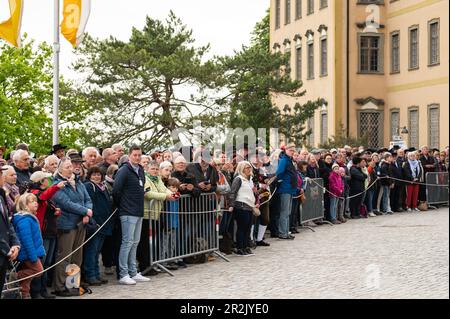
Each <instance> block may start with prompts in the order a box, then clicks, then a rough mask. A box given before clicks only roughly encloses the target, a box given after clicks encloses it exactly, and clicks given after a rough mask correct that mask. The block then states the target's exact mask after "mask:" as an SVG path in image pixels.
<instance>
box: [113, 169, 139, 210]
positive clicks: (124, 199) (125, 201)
mask: <svg viewBox="0 0 450 319" xmlns="http://www.w3.org/2000/svg"><path fill="white" fill-rule="evenodd" d="M144 185H145V174H144V169H143V168H142V166H141V165H139V170H138V174H136V172H135V170H134V169H133V167H132V166H131V164H130V163H129V162H128V163H126V164H124V165H122V166H121V167H120V168H119V170H118V171H117V174H116V177H115V178H114V185H113V198H114V204H115V205H116V207H118V209H119V215H120V216H135V217H144Z"/></svg>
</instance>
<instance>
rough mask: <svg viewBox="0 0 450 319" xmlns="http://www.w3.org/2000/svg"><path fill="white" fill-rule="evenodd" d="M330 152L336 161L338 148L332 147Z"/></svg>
mask: <svg viewBox="0 0 450 319" xmlns="http://www.w3.org/2000/svg"><path fill="white" fill-rule="evenodd" d="M330 154H331V155H332V156H333V161H334V160H336V156H337V154H338V150H337V149H335V148H332V149H331V150H330Z"/></svg>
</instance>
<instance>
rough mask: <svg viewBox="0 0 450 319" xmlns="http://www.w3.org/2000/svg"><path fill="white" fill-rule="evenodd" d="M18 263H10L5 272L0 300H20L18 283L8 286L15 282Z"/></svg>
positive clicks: (20, 293) (20, 294)
mask: <svg viewBox="0 0 450 319" xmlns="http://www.w3.org/2000/svg"><path fill="white" fill-rule="evenodd" d="M19 264H20V263H19V262H18V261H16V262H11V267H10V268H9V269H8V270H7V272H6V280H5V285H4V286H3V291H2V295H1V298H0V299H22V292H21V291H20V285H19V283H15V284H10V283H12V282H14V281H16V280H17V267H19Z"/></svg>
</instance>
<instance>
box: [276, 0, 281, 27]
mask: <svg viewBox="0 0 450 319" xmlns="http://www.w3.org/2000/svg"><path fill="white" fill-rule="evenodd" d="M280 16H281V0H275V29H279V28H280Z"/></svg>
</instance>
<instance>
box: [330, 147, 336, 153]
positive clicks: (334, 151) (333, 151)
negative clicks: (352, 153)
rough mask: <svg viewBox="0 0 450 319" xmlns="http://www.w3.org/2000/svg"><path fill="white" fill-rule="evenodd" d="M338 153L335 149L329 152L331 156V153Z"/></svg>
mask: <svg viewBox="0 0 450 319" xmlns="http://www.w3.org/2000/svg"><path fill="white" fill-rule="evenodd" d="M337 152H338V151H337V149H335V148H332V149H331V150H330V153H331V154H333V153H337Z"/></svg>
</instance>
